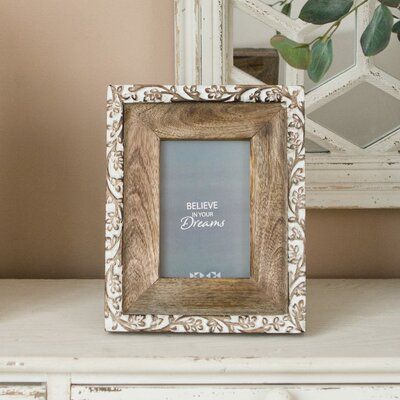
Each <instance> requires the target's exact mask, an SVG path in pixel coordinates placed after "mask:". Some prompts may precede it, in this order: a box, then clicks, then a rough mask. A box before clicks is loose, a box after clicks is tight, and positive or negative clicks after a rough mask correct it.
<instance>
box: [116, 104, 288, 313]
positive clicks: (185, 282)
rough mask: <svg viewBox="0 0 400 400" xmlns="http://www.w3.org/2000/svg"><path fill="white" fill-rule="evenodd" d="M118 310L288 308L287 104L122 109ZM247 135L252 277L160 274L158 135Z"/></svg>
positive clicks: (275, 310) (239, 137) (257, 310)
mask: <svg viewBox="0 0 400 400" xmlns="http://www.w3.org/2000/svg"><path fill="white" fill-rule="evenodd" d="M124 125H125V130H124V144H125V156H124V157H125V161H124V162H125V164H124V190H125V195H124V228H123V229H124V230H123V269H124V273H123V310H124V312H125V313H128V314H159V315H160V314H163V315H168V314H183V315H228V314H258V315H275V314H282V313H285V312H287V304H288V298H287V261H286V260H287V259H286V247H287V232H286V231H287V225H286V219H287V179H288V178H287V159H286V139H287V138H286V136H287V132H286V111H285V110H284V109H283V107H282V106H281V105H280V104H269V103H264V104H240V103H238V104H226V103H212V104H210V103H194V104H193V103H178V104H135V105H130V106H127V107H126V110H125V112H124ZM161 139H162V140H187V139H191V140H193V139H195V140H217V139H218V140H221V139H222V140H224V139H226V140H250V139H251V190H250V191H251V194H250V207H251V217H250V220H251V237H250V248H251V259H250V265H251V278H250V279H173V278H162V279H160V277H159V235H160V230H159V207H160V201H159V144H160V142H159V141H160V140H161Z"/></svg>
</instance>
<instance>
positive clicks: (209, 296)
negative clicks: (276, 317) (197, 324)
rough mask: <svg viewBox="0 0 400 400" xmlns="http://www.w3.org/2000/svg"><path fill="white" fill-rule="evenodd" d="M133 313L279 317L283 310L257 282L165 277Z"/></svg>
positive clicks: (155, 284) (132, 309)
mask: <svg viewBox="0 0 400 400" xmlns="http://www.w3.org/2000/svg"><path fill="white" fill-rule="evenodd" d="M129 311H130V313H132V314H154V313H157V314H174V313H177V312H179V313H182V314H184V315H227V314H266V313H270V314H279V313H280V312H281V311H282V308H281V305H280V303H277V302H276V301H275V299H274V298H273V297H271V295H270V293H268V291H267V290H265V288H264V287H262V286H261V285H259V284H258V283H257V282H255V281H254V280H253V279H251V278H250V279H207V278H205V279H200V278H196V279H193V278H184V279H181V278H161V279H159V280H157V282H155V283H154V284H153V285H152V286H150V287H149V289H148V290H147V291H146V292H144V293H143V294H142V295H141V296H140V297H139V298H138V299H137V300H136V302H135V303H134V304H133V305H132V306H131V308H130V309H129Z"/></svg>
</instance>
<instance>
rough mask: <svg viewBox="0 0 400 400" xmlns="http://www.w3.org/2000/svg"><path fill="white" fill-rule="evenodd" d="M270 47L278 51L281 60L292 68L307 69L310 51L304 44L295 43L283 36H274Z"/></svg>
mask: <svg viewBox="0 0 400 400" xmlns="http://www.w3.org/2000/svg"><path fill="white" fill-rule="evenodd" d="M271 45H272V46H273V47H274V48H275V49H277V50H278V52H279V54H280V55H281V56H282V58H283V59H284V60H285V61H286V62H287V63H288V64H289V65H291V66H292V67H294V68H297V69H307V68H308V65H309V64H310V58H311V54H310V49H309V47H308V44H306V43H297V42H295V41H294V40H290V39H288V38H287V37H286V36H283V35H275V36H274V37H273V38H272V39H271Z"/></svg>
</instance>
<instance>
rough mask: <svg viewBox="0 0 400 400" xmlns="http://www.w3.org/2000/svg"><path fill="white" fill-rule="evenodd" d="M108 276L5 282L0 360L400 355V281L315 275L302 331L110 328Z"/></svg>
mask: <svg viewBox="0 0 400 400" xmlns="http://www.w3.org/2000/svg"><path fill="white" fill-rule="evenodd" d="M103 288H104V283H103V282H102V281H101V280H0V343H1V345H0V360H3V362H8V361H7V360H10V361H9V362H13V361H12V360H14V359H15V360H19V359H21V358H25V359H26V358H30V357H32V358H35V357H39V358H41V359H43V358H46V357H47V358H60V357H61V358H69V359H71V360H78V359H83V358H109V359H115V358H121V359H138V358H140V359H159V360H160V359H165V358H167V359H171V358H181V359H183V358H189V359H192V361H193V360H200V361H204V360H214V361H218V360H228V359H243V360H258V362H260V360H261V361H263V360H264V361H265V362H266V363H267V362H268V360H270V361H272V360H277V359H279V360H283V361H284V360H285V359H287V360H289V359H299V360H303V361H307V360H313V359H324V360H328V361H329V359H332V360H333V359H338V358H353V359H365V358H380V359H389V360H392V361H393V360H396V362H398V361H399V360H400V329H399V328H400V312H399V305H400V280H309V281H308V283H307V332H306V333H305V334H302V335H292V336H290V335H245V334H241V335H209V334H207V335H190V334H126V333H125V334H123V333H106V332H105V331H104V321H103V296H104V295H103Z"/></svg>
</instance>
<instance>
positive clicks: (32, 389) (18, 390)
mask: <svg viewBox="0 0 400 400" xmlns="http://www.w3.org/2000/svg"><path fill="white" fill-rule="evenodd" d="M0 399H1V400H46V386H45V385H22V384H19V385H15V384H14V385H13V384H1V383H0Z"/></svg>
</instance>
